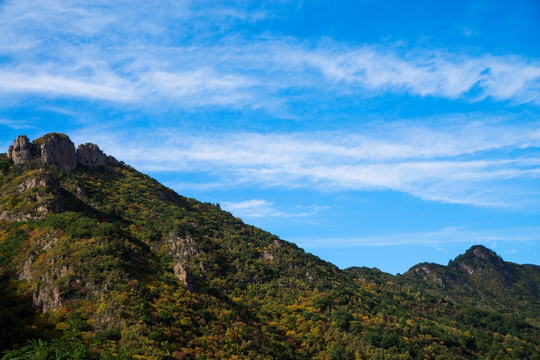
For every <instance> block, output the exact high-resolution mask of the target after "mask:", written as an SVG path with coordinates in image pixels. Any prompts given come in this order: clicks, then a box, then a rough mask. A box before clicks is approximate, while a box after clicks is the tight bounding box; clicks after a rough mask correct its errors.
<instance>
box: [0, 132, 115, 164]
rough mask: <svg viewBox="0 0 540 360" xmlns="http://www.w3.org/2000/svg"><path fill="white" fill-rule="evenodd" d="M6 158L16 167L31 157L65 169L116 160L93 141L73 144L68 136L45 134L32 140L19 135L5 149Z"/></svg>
mask: <svg viewBox="0 0 540 360" xmlns="http://www.w3.org/2000/svg"><path fill="white" fill-rule="evenodd" d="M7 155H8V158H9V159H11V160H13V163H14V164H15V165H17V166H24V165H26V163H28V162H29V161H31V160H33V159H38V161H39V162H41V163H42V164H46V165H55V166H59V167H61V168H63V169H64V170H75V169H76V168H77V166H83V167H86V168H94V167H99V166H105V164H107V163H116V159H114V158H113V157H112V156H107V155H106V154H105V153H103V151H101V150H100V149H99V147H98V146H97V145H95V144H90V143H88V144H85V145H79V146H78V147H77V150H75V145H74V144H73V142H72V141H71V140H70V138H69V137H68V136H67V135H64V134H59V133H50V134H46V135H44V136H42V137H40V138H39V139H36V140H34V141H33V142H32V143H30V141H29V140H28V137H26V135H21V136H18V137H17V138H16V139H15V141H14V142H13V145H12V146H10V147H9V149H8V153H7Z"/></svg>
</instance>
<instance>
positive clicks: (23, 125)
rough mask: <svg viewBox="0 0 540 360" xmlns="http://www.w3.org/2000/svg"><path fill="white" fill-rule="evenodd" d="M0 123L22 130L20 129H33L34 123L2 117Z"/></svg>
mask: <svg viewBox="0 0 540 360" xmlns="http://www.w3.org/2000/svg"><path fill="white" fill-rule="evenodd" d="M0 125H3V126H7V127H9V128H11V129H15V130H20V129H31V128H33V126H32V125H30V123H29V122H28V121H25V120H13V119H2V118H0Z"/></svg>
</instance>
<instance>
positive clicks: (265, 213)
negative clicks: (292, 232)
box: [221, 199, 328, 219]
mask: <svg viewBox="0 0 540 360" xmlns="http://www.w3.org/2000/svg"><path fill="white" fill-rule="evenodd" d="M221 206H222V207H223V209H225V210H227V211H230V212H231V213H233V214H234V215H236V216H239V217H241V218H243V219H256V218H268V217H273V218H288V219H290V218H313V217H314V216H316V215H317V214H318V213H319V212H320V211H321V210H324V209H327V208H328V207H327V206H316V205H312V206H301V205H297V206H295V207H293V208H292V209H287V210H282V209H278V208H277V207H276V205H275V204H274V203H273V202H271V201H268V200H263V199H252V200H246V201H240V202H228V201H225V202H222V203H221Z"/></svg>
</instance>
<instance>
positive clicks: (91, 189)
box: [0, 134, 540, 359]
mask: <svg viewBox="0 0 540 360" xmlns="http://www.w3.org/2000/svg"><path fill="white" fill-rule="evenodd" d="M0 172H1V176H0V290H1V291H0V350H8V351H7V352H6V355H5V356H6V359H11V358H23V356H27V357H26V358H32V357H30V356H38V355H36V354H38V353H40V352H41V353H42V354H45V353H47V354H49V355H48V356H49V358H65V359H72V358H80V359H86V358H87V359H92V358H104V359H107V358H110V359H112V358H123V359H131V358H138V359H233V358H245V359H280V358H281V359H427V358H432V359H435V358H436V359H473V358H485V359H488V358H489V359H506V358H514V359H525V358H527V359H539V358H540V356H539V355H538V354H539V352H540V329H539V328H538V325H539V324H538V318H539V317H540V314H538V286H539V277H538V267H535V266H527V265H516V264H509V263H505V262H504V261H503V260H502V259H500V258H498V257H497V256H496V255H494V254H492V253H491V252H490V250H488V249H485V248H481V247H475V248H472V249H471V250H469V251H468V252H467V253H466V254H465V255H463V256H462V257H458V258H457V259H456V260H454V262H451V263H450V265H449V266H448V267H441V266H440V265H434V264H421V265H418V266H416V267H414V268H412V269H411V270H410V271H409V272H408V273H407V274H405V275H403V276H399V277H394V276H392V275H389V274H385V273H382V272H379V271H377V270H374V269H365V268H354V269H348V270H345V271H342V270H340V269H338V268H337V267H336V266H334V265H332V264H330V263H328V262H325V261H322V260H321V259H319V258H317V257H316V256H313V255H310V254H307V253H305V252H304V251H303V250H302V249H300V248H298V247H297V246H295V245H294V244H292V243H289V242H287V241H284V240H281V239H279V238H278V237H276V236H275V235H272V234H270V233H268V232H265V231H263V230H261V229H258V228H256V227H253V226H250V225H247V224H245V223H243V222H242V221H241V220H240V219H238V218H235V217H234V216H232V215H231V214H230V213H228V212H225V211H223V210H221V209H220V207H219V205H217V204H209V203H201V202H199V201H196V200H194V199H189V198H185V197H183V196H180V195H178V194H176V193H175V192H173V191H172V190H170V189H168V188H166V187H164V186H163V185H161V184H159V183H158V182H157V181H155V180H154V179H152V178H150V177H148V176H146V175H144V174H141V173H140V172H138V171H136V170H135V169H133V168H131V167H130V166H128V165H125V164H124V163H122V162H118V161H117V160H116V159H114V158H111V157H107V156H106V155H105V154H103V153H102V152H101V150H99V148H98V147H97V146H96V145H93V144H85V145H81V146H79V147H78V148H77V149H75V148H74V145H73V143H71V140H69V138H68V137H67V136H65V135H62V134H47V135H45V136H44V137H42V138H39V139H36V140H34V141H33V142H32V143H30V142H29V140H28V139H26V138H25V137H24V138H23V137H19V138H17V140H16V141H15V143H14V146H13V147H10V149H9V150H8V153H7V154H2V155H0ZM478 251H480V252H481V253H482V254H487V255H486V256H485V257H482V256H476V255H475V254H476V252H478ZM471 254H472V255H471ZM424 268H425V269H424ZM426 269H427V270H426ZM471 269H472V271H469V270H471ZM479 294H480V295H481V296H480V298H479V299H481V301H478V302H476V299H477V298H478V296H479ZM510 298H512V302H510V303H509V302H508V300H509V299H510ZM32 339H33V342H28V341H29V340H32ZM37 339H40V340H39V341H38V340H37ZM32 354H33V355H32ZM34 358H47V356H45V357H34Z"/></svg>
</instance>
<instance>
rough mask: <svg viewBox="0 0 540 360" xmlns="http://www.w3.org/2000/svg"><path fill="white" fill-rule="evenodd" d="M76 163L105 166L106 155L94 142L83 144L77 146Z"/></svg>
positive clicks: (87, 165) (90, 166) (88, 165)
mask: <svg viewBox="0 0 540 360" xmlns="http://www.w3.org/2000/svg"><path fill="white" fill-rule="evenodd" d="M77 163H78V164H79V165H82V166H86V167H89V168H92V167H97V166H105V164H106V163H107V155H105V153H104V152H103V151H101V150H100V148H99V147H98V146H97V145H96V144H90V143H88V144H84V145H79V146H78V147H77Z"/></svg>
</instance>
